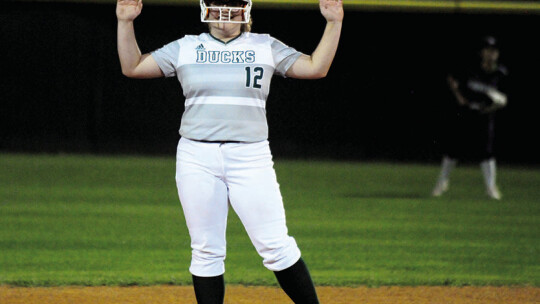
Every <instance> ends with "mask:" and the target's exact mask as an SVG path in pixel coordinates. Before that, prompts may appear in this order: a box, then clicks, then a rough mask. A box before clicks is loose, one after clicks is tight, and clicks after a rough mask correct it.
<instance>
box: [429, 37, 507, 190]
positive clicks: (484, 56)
mask: <svg viewBox="0 0 540 304" xmlns="http://www.w3.org/2000/svg"><path fill="white" fill-rule="evenodd" d="M479 49H480V51H479V55H480V60H479V62H478V63H477V65H475V66H473V67H472V68H470V69H465V70H464V71H458V72H457V73H454V74H453V75H450V76H448V85H449V88H450V90H451V91H452V93H453V95H454V97H455V99H456V101H457V104H458V112H457V115H456V116H455V118H453V122H454V123H453V125H452V130H450V133H451V134H450V136H449V137H450V138H449V143H447V147H445V149H446V153H445V155H444V156H443V160H442V163H441V172H440V174H439V177H438V179H437V183H436V184H435V188H433V191H432V195H433V196H441V195H442V194H443V193H444V192H445V191H447V190H448V188H449V179H450V172H451V171H452V170H453V169H454V167H455V166H456V164H457V160H458V159H460V158H461V159H463V158H465V157H469V158H473V159H480V160H481V161H480V168H481V170H482V174H483V176H484V182H485V185H486V193H487V194H488V196H489V197H490V198H493V199H497V200H499V199H501V198H502V195H501V193H500V191H499V188H498V187H497V184H496V159H495V146H494V141H495V112H496V111H497V110H499V109H501V108H503V107H505V106H506V104H507V96H506V94H505V93H503V92H504V91H505V86H504V82H505V81H506V78H507V73H508V72H507V69H506V67H504V66H503V65H501V64H500V63H499V61H498V60H499V47H498V45H497V40H496V39H495V37H493V36H486V37H484V38H483V39H482V41H481V46H480V48H479Z"/></svg>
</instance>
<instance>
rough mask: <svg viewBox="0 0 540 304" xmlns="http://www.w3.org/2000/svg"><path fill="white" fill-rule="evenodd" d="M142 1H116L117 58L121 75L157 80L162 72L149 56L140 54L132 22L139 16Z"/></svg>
mask: <svg viewBox="0 0 540 304" xmlns="http://www.w3.org/2000/svg"><path fill="white" fill-rule="evenodd" d="M142 6H143V4H142V0H118V2H117V3H116V17H117V18H118V36H117V43H118V56H119V57H120V65H121V67H122V73H123V74H124V75H126V76H127V77H131V78H158V77H163V72H162V71H161V69H160V68H159V66H158V64H157V63H156V61H155V60H154V58H152V56H151V55H150V54H141V51H140V49H139V45H138V44H137V39H136V38H135V29H134V27H133V21H134V20H135V18H137V17H138V16H139V15H140V14H141V10H142Z"/></svg>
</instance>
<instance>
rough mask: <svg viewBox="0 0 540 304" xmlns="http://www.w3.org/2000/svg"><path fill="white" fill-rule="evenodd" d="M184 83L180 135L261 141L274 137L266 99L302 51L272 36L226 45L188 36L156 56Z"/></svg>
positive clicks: (245, 36)
mask: <svg viewBox="0 0 540 304" xmlns="http://www.w3.org/2000/svg"><path fill="white" fill-rule="evenodd" d="M151 54H152V56H153V58H154V59H155V60H156V62H157V63H158V65H159V67H160V68H161V70H162V71H163V73H164V74H165V76H166V77H172V76H175V75H176V77H177V78H178V80H179V81H180V84H181V85H182V90H183V92H184V96H185V98H186V99H185V111H184V114H183V116H182V121H181V126H180V135H181V136H182V137H186V138H189V139H193V140H207V141H242V142H257V141H262V140H266V139H267V138H268V123H267V121H266V99H267V97H268V94H269V91H270V82H271V79H272V75H274V74H277V75H281V76H284V75H285V73H286V72H287V70H288V69H289V68H290V66H291V65H292V64H293V63H294V62H295V61H296V60H297V59H298V57H300V55H301V53H300V52H298V51H296V50H295V49H293V48H291V47H288V46H287V45H285V44H283V43H282V42H280V41H279V40H277V39H275V38H273V37H271V36H269V35H267V34H253V33H243V34H242V35H240V36H239V37H237V38H235V39H234V40H231V41H229V42H228V43H224V42H222V41H220V40H218V39H216V38H214V37H212V36H211V35H210V34H208V33H203V34H201V35H198V36H194V35H186V36H184V37H183V38H181V39H178V40H176V41H173V42H171V43H169V44H167V45H165V46H163V47H162V48H160V49H158V50H156V51H154V52H152V53H151Z"/></svg>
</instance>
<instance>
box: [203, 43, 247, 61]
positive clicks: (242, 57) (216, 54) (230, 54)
mask: <svg viewBox="0 0 540 304" xmlns="http://www.w3.org/2000/svg"><path fill="white" fill-rule="evenodd" d="M195 50H196V52H197V63H253V62H255V51H207V50H205V49H204V46H203V45H202V44H200V45H199V46H198V47H196V48H195Z"/></svg>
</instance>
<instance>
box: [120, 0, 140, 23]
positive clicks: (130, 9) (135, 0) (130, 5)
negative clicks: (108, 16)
mask: <svg viewBox="0 0 540 304" xmlns="http://www.w3.org/2000/svg"><path fill="white" fill-rule="evenodd" d="M142 6H143V4H142V0H118V2H117V3H116V17H117V18H118V20H119V21H133V20H135V18H137V16H139V15H140V14H141V11H142Z"/></svg>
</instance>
